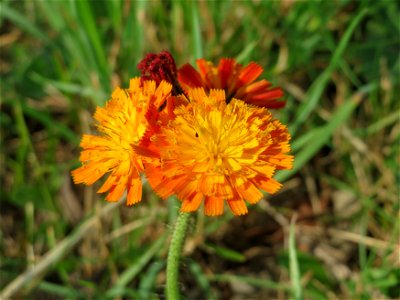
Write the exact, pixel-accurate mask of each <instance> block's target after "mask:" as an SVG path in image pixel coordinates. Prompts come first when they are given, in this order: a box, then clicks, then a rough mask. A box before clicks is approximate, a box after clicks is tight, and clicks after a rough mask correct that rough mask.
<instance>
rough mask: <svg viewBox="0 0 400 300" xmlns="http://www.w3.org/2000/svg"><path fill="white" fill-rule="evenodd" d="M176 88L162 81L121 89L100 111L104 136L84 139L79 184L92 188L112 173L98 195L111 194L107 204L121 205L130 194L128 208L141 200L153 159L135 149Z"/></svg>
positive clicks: (77, 176)
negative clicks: (145, 168) (153, 112)
mask: <svg viewBox="0 0 400 300" xmlns="http://www.w3.org/2000/svg"><path fill="white" fill-rule="evenodd" d="M171 89H172V86H171V84H169V83H167V82H166V81H162V82H161V83H160V84H159V85H158V86H156V83H155V81H150V80H149V81H141V79H140V78H134V79H131V81H130V86H129V89H121V88H117V89H116V90H115V91H114V92H113V94H112V96H111V100H109V101H108V102H107V103H106V106H105V107H104V108H103V107H98V108H97V110H96V112H95V114H94V119H95V120H96V121H97V122H98V124H97V129H98V131H99V132H100V135H91V134H85V135H83V138H82V141H81V144H80V146H81V147H82V148H83V150H82V152H81V155H80V158H79V159H80V161H81V162H82V166H81V167H79V168H78V169H76V170H74V171H72V176H73V179H74V182H75V183H84V184H86V185H92V184H93V183H95V182H96V181H97V180H99V179H100V178H101V177H102V176H103V175H105V174H106V173H110V175H109V176H108V178H107V179H106V181H105V182H104V184H103V186H102V187H101V188H100V189H99V190H98V191H97V192H98V193H104V192H107V191H109V193H108V195H107V197H106V200H108V201H118V200H119V199H120V198H121V197H122V195H123V193H124V191H125V190H127V204H128V205H132V204H135V203H137V202H139V201H140V200H141V197H142V183H141V179H140V173H141V172H142V171H143V162H149V163H150V162H151V159H150V158H146V157H143V156H141V155H139V154H136V153H135V151H134V146H135V145H138V144H139V142H140V140H141V138H142V137H143V136H144V134H145V132H146V130H147V127H148V120H147V118H146V114H147V112H148V111H149V109H150V108H153V107H156V108H159V107H160V106H161V105H163V103H164V102H165V101H166V99H167V98H168V97H169V96H170V94H171Z"/></svg>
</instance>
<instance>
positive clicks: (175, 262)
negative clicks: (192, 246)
mask: <svg viewBox="0 0 400 300" xmlns="http://www.w3.org/2000/svg"><path fill="white" fill-rule="evenodd" d="M189 217H190V213H186V212H180V213H179V216H178V218H177V220H176V223H175V228H174V232H173V233H172V239H171V244H170V246H169V250H168V260H167V285H166V288H165V294H166V296H167V300H179V299H180V293H179V287H178V277H179V259H180V257H181V252H182V248H183V243H184V241H185V235H186V229H187V224H188V220H189Z"/></svg>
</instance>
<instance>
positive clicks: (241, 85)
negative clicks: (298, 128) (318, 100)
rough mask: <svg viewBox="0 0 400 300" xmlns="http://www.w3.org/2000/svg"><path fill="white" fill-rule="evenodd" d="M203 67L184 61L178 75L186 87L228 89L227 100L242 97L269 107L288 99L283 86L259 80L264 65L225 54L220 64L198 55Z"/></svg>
mask: <svg viewBox="0 0 400 300" xmlns="http://www.w3.org/2000/svg"><path fill="white" fill-rule="evenodd" d="M196 63H197V66H198V68H199V71H196V69H195V68H193V67H192V66H191V65H190V64H185V65H183V66H182V67H181V68H180V69H179V71H178V79H179V82H180V84H181V85H182V87H183V88H184V89H185V90H188V89H189V88H195V87H203V88H205V89H206V90H207V91H209V90H210V89H224V90H225V93H226V95H227V97H226V100H227V102H228V103H229V101H230V100H231V99H232V98H237V99H241V100H243V101H245V102H247V103H249V104H253V105H257V106H262V107H266V108H282V107H284V106H285V101H281V100H280V99H281V98H282V97H283V91H282V89H281V88H279V87H275V88H271V85H272V84H271V83H270V82H269V81H267V80H265V79H262V80H258V81H256V80H257V78H258V77H259V76H260V75H261V73H262V72H263V68H262V67H261V66H259V65H258V64H256V63H254V62H251V63H249V64H248V65H247V66H245V67H243V66H242V65H241V64H239V63H237V62H236V61H235V60H234V59H227V58H223V59H221V60H220V62H219V64H218V66H214V65H213V63H211V62H209V61H206V60H205V59H203V58H202V59H198V60H197V61H196Z"/></svg>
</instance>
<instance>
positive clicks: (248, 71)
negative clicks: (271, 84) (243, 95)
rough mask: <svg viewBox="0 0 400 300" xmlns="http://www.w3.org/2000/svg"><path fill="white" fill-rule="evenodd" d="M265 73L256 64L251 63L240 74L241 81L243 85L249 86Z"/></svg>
mask: <svg viewBox="0 0 400 300" xmlns="http://www.w3.org/2000/svg"><path fill="white" fill-rule="evenodd" d="M262 72H263V68H262V67H261V66H260V65H258V64H256V63H255V62H251V63H249V64H248V65H247V66H246V67H244V68H243V69H242V70H241V71H240V74H239V81H240V82H241V83H242V84H241V85H243V84H249V83H251V82H253V81H254V80H256V79H257V78H258V77H259V76H260V75H261V74H262Z"/></svg>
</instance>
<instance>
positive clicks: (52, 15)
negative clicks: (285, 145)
mask: <svg viewBox="0 0 400 300" xmlns="http://www.w3.org/2000/svg"><path fill="white" fill-rule="evenodd" d="M399 13H400V10H399V8H398V5H397V3H396V2H395V1H390V0H388V1H298V2H293V3H292V2H283V3H280V2H278V1H240V2H238V1H228V0H225V1H208V2H203V1H202V2H196V1H171V2H166V1H104V2H100V1H90V2H89V1H88V2H86V1H28V0H26V1H23V0H21V1H7V0H5V1H2V2H1V3H0V24H1V36H0V37H1V45H0V46H1V48H0V51H1V52H0V70H1V73H0V75H1V102H0V105H1V111H0V125H1V145H0V146H1V153H0V162H1V166H2V168H1V169H0V170H1V171H0V172H1V188H0V195H1V220H0V224H1V232H0V234H1V236H0V245H1V246H0V272H1V273H0V288H1V289H2V290H3V292H4V293H5V292H7V293H8V295H9V296H11V297H12V298H15V297H19V298H21V299H29V298H56V297H61V298H67V299H80V298H87V297H89V298H94V299H110V298H115V297H120V298H126V299H131V298H137V299H159V298H162V295H163V290H164V284H165V278H164V276H165V262H166V253H167V252H166V250H167V246H166V245H167V241H166V239H167V236H168V233H169V229H170V226H172V225H171V224H173V221H174V220H175V218H176V215H177V214H176V211H177V208H178V205H179V203H178V202H177V201H176V200H172V201H169V202H168V203H165V202H163V201H162V200H160V199H158V198H157V197H156V196H155V195H154V194H153V193H152V192H151V190H150V188H149V187H148V186H147V185H146V186H145V188H144V190H145V192H144V195H143V200H142V203H141V204H140V205H138V206H134V207H129V208H128V207H125V206H124V205H111V206H107V205H106V203H104V202H105V201H104V198H103V196H102V195H97V194H96V193H95V190H96V189H95V188H92V187H88V188H84V187H82V186H73V185H72V182H71V178H70V173H69V172H70V171H71V170H72V169H74V168H76V167H77V166H78V165H79V163H78V156H79V146H78V145H79V140H80V137H81V135H82V133H87V132H89V131H91V130H93V124H92V119H91V115H92V114H93V112H94V110H95V107H96V106H97V105H103V104H104V103H105V102H106V101H107V100H108V99H109V97H110V94H111V91H112V90H113V89H114V88H115V87H116V86H127V84H128V82H129V79H130V78H131V77H134V76H137V75H138V74H139V72H138V70H137V68H136V65H137V63H138V62H139V61H140V60H141V59H142V58H143V56H144V55H145V54H146V53H148V52H159V51H161V50H164V49H166V50H168V51H170V52H171V53H173V55H174V56H175V58H176V61H177V64H178V66H180V65H182V64H183V63H186V62H192V63H193V62H194V61H195V59H196V58H200V57H205V58H207V59H209V60H213V61H214V62H216V61H217V60H218V59H219V58H221V57H236V58H237V59H238V60H239V61H240V62H241V63H243V64H246V63H248V62H250V61H255V62H257V63H259V64H260V65H261V66H263V68H264V70H265V72H264V74H263V76H264V77H265V78H267V79H268V80H270V81H271V82H272V83H274V84H276V85H279V86H281V87H282V88H283V89H284V90H285V92H286V98H287V106H286V108H285V109H284V110H282V111H279V112H276V116H277V117H279V118H280V119H281V120H282V122H284V123H286V124H288V125H289V128H290V131H291V133H292V149H293V153H294V155H295V157H296V159H295V164H294V168H293V170H291V171H286V172H280V173H278V174H277V178H279V180H281V181H285V183H284V188H283V190H282V193H280V194H278V195H275V196H267V199H268V200H269V201H270V207H267V206H266V205H265V203H264V205H263V203H260V204H259V205H256V206H252V207H250V208H249V210H250V212H249V214H248V215H247V216H245V217H241V218H233V217H232V215H231V214H230V213H229V212H226V214H225V216H224V217H221V218H208V217H203V216H201V215H200V214H199V215H197V216H196V218H194V221H193V223H192V224H190V225H189V227H190V230H189V231H190V233H189V237H188V243H189V247H188V248H189V249H186V252H185V255H186V257H184V258H183V261H182V267H181V271H182V272H181V274H180V280H181V282H180V286H181V288H182V291H183V294H184V296H185V297H186V298H187V299H192V298H194V299H201V298H209V299H230V298H232V297H234V296H235V297H236V298H249V297H250V296H251V297H253V298H258V299H263V298H264V299H270V298H277V299H287V298H296V299H300V298H304V299H393V298H398V297H400V295H399V291H398V289H397V287H398V285H399V284H400V272H399V271H398V268H396V264H397V266H398V253H397V254H396V245H397V248H398V243H399V238H398V237H399V234H400V225H399V224H400V222H399V218H398V216H399V208H400V203H399V194H400V189H399V182H400V171H399V168H398V165H399V163H400V161H399V157H400V156H399V147H400V130H399V129H400V123H399V118H400V105H399V101H398V99H399V96H400V95H399V90H400V89H399V88H400V85H399V78H400V62H399V56H398V53H399V52H398V51H399V49H400V40H399V37H400V25H399V22H398V16H399ZM263 201H264V202H265V200H263ZM294 214H297V216H298V218H297V221H296V230H294V228H293V227H290V220H291V219H292V216H293V215H294ZM99 215H101V217H100V218H98V216H99ZM290 228H291V230H290ZM289 233H290V234H289ZM397 251H398V250H397ZM33 266H36V267H35V268H32V267H33ZM35 272H36V273H35ZM32 278H35V280H31V279H32ZM13 280H16V281H13ZM3 296H4V294H3Z"/></svg>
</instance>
